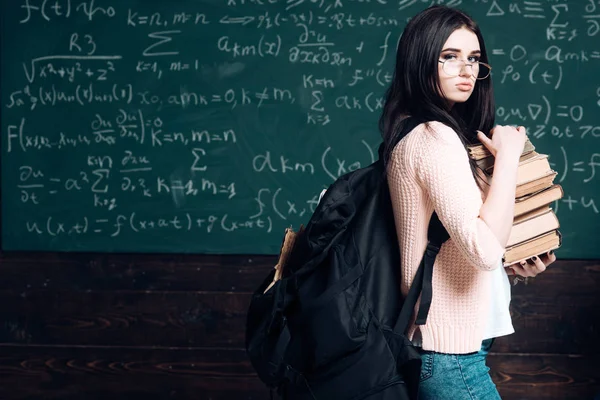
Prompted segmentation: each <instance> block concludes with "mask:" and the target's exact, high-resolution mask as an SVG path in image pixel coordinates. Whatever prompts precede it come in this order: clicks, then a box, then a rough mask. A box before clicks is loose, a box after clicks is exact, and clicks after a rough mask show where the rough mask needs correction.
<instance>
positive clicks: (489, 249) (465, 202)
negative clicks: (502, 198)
mask: <svg viewBox="0 0 600 400" xmlns="http://www.w3.org/2000/svg"><path fill="white" fill-rule="evenodd" d="M419 139H420V142H421V143H419V146H418V155H417V157H416V158H417V160H416V161H417V165H416V166H415V169H416V173H417V179H418V180H419V182H420V184H421V185H422V186H423V188H424V190H425V192H426V193H427V194H428V195H429V197H430V199H431V201H432V202H433V205H434V209H435V211H436V212H437V214H438V217H439V218H440V221H441V222H442V224H443V225H444V227H445V228H446V230H447V231H448V233H449V234H450V238H451V240H452V241H453V242H454V243H455V245H456V246H457V247H458V248H459V249H460V250H461V251H462V252H463V253H464V254H465V256H466V257H467V258H468V259H469V260H470V261H471V262H472V264H473V265H474V266H476V267H477V268H480V269H483V270H493V269H496V268H498V266H499V265H500V264H501V263H500V260H501V258H502V255H503V253H504V248H503V247H502V246H501V245H500V243H499V242H498V239H497V238H496V236H495V235H494V233H493V232H492V231H491V230H490V228H489V227H488V226H487V224H486V223H485V222H484V221H483V220H482V219H481V218H480V217H479V211H480V209H481V206H482V204H483V201H482V198H481V191H480V190H479V187H478V186H477V183H476V182H475V178H473V175H472V173H471V168H470V165H469V158H468V155H467V152H466V150H465V148H464V145H463V144H462V142H461V141H460V139H459V137H458V135H457V134H456V132H454V130H453V129H451V128H450V127H448V126H446V125H443V124H441V123H439V122H432V123H430V124H429V128H428V129H427V128H426V129H424V130H423V132H422V134H421V135H420V137H419Z"/></svg>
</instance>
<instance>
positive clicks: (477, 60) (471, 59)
mask: <svg viewBox="0 0 600 400" xmlns="http://www.w3.org/2000/svg"><path fill="white" fill-rule="evenodd" d="M479 60H481V58H480V57H477V56H473V57H469V61H470V62H479Z"/></svg>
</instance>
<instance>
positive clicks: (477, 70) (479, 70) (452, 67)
mask: <svg viewBox="0 0 600 400" xmlns="http://www.w3.org/2000/svg"><path fill="white" fill-rule="evenodd" d="M438 62H439V63H441V64H442V69H443V70H444V72H445V73H446V74H448V75H450V76H459V75H460V71H462V69H463V68H466V67H470V68H471V75H472V76H473V77H474V78H475V79H480V80H481V79H485V78H487V77H488V76H490V72H492V67H491V66H490V65H488V64H486V63H482V62H481V61H475V62H472V63H468V62H466V61H463V60H458V59H456V58H449V59H447V60H444V61H442V60H438Z"/></svg>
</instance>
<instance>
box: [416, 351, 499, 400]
mask: <svg viewBox="0 0 600 400" xmlns="http://www.w3.org/2000/svg"><path fill="white" fill-rule="evenodd" d="M492 342H493V339H488V340H484V341H483V342H482V344H481V350H479V351H478V352H476V353H469V354H444V353H436V352H433V351H424V350H421V360H422V366H421V383H420V386H419V400H446V399H447V400H498V399H500V395H499V394H498V390H497V389H496V385H495V384H494V382H493V381H492V378H491V377H490V374H489V370H490V369H489V368H488V366H487V365H486V364H485V359H486V356H487V354H488V351H489V349H490V347H491V346H492Z"/></svg>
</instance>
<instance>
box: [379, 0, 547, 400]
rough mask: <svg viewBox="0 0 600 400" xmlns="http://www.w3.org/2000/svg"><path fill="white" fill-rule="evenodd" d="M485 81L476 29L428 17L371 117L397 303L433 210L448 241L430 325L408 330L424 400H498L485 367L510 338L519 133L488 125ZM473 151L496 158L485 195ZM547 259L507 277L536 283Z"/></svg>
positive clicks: (401, 51)
mask: <svg viewBox="0 0 600 400" xmlns="http://www.w3.org/2000/svg"><path fill="white" fill-rule="evenodd" d="M490 71H491V67H490V66H489V65H488V58H487V53H486V49H485V45H484V41H483V37H482V35H481V32H480V30H479V28H478V26H477V24H476V23H475V22H474V21H473V20H472V19H471V18H470V17H469V16H467V15H466V14H464V13H463V12H461V11H459V10H456V9H452V8H448V7H445V6H434V7H431V8H428V9H426V10H425V11H423V12H421V13H420V14H418V15H417V16H415V17H414V18H413V19H411V21H410V22H409V23H408V25H407V26H406V28H405V30H404V32H403V34H402V38H401V40H400V42H399V44H398V49H397V55H396V68H395V71H394V78H393V81H392V83H391V86H390V88H389V89H388V92H387V96H386V103H385V107H384V110H383V113H382V116H381V119H380V128H381V131H382V133H383V136H384V142H385V152H384V160H385V162H386V166H387V171H388V182H389V187H390V193H391V197H392V203H393V208H394V214H395V222H396V229H397V231H398V238H399V241H400V249H401V258H402V268H403V272H402V283H401V284H402V291H403V292H404V294H406V293H407V292H408V289H409V287H410V284H411V282H412V280H413V278H414V275H415V273H416V270H417V268H418V266H419V262H420V260H421V257H422V255H423V252H424V250H425V247H426V245H427V227H428V223H429V219H430V218H431V215H432V213H433V212H434V211H435V212H436V213H437V215H438V217H439V218H440V220H441V222H442V223H443V225H444V226H445V228H446V230H447V231H448V233H449V234H450V239H449V240H448V241H447V242H446V243H445V244H444V245H443V246H442V248H441V250H440V252H439V254H438V257H437V260H436V263H435V267H434V272H433V302H432V304H431V308H430V311H429V316H428V319H427V323H426V324H425V325H422V326H415V325H414V324H413V325H412V326H411V327H410V328H409V331H408V335H409V338H410V339H411V340H412V341H413V343H415V344H416V345H417V346H420V348H421V349H422V360H423V366H422V371H421V389H420V393H421V394H420V396H421V398H423V399H452V400H457V399H460V400H463V399H486V400H489V399H499V398H500V396H499V395H498V391H497V390H496V386H495V385H494V383H493V382H492V380H491V378H490V375H489V372H488V371H489V369H488V367H487V366H486V364H485V358H486V355H487V352H488V350H489V347H490V345H491V341H492V340H493V338H494V337H498V336H503V335H507V334H510V333H512V332H514V330H513V327H512V323H511V319H510V314H509V310H508V306H509V302H510V284H509V281H508V277H507V272H506V270H505V269H504V268H502V262H501V260H502V255H503V253H504V249H505V246H506V243H507V241H508V237H509V233H510V229H511V226H512V220H513V207H514V199H515V187H516V173H517V166H518V162H519V157H520V155H521V152H522V151H523V146H524V143H525V139H526V133H525V128H523V127H518V128H514V127H510V126H495V127H494V126H493V124H494V113H495V106H494V100H493V92H492V82H491V78H490ZM407 117H414V118H418V120H419V121H422V122H423V123H421V124H420V125H418V126H417V127H416V128H415V129H413V130H412V131H411V132H410V133H409V134H408V135H406V136H405V137H404V138H402V139H401V140H400V142H398V138H397V137H396V135H397V134H396V132H398V131H399V130H400V128H401V127H402V124H403V121H404V119H405V118H407ZM482 132H487V133H489V137H488V136H486V135H485V134H484V133H482ZM477 141H481V142H482V143H483V144H484V145H485V146H486V147H487V148H488V149H489V150H490V151H491V152H492V154H493V155H494V156H495V164H494V179H493V182H492V183H491V185H490V186H487V185H486V184H485V183H483V182H481V180H479V179H478V178H477V169H476V165H475V164H474V162H472V161H471V160H469V158H468V155H467V152H466V149H465V146H466V145H467V144H469V143H474V142H477ZM396 143H397V145H396ZM555 259H556V257H555V256H554V254H544V255H542V256H539V257H533V258H532V259H531V260H529V261H528V262H526V263H523V264H517V265H512V266H511V267H510V268H509V269H508V270H509V271H510V273H511V274H513V273H514V274H518V275H520V276H523V277H530V276H535V275H537V274H539V273H540V272H543V271H544V270H545V268H546V267H547V266H548V265H549V264H550V263H552V262H554V261H555Z"/></svg>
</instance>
